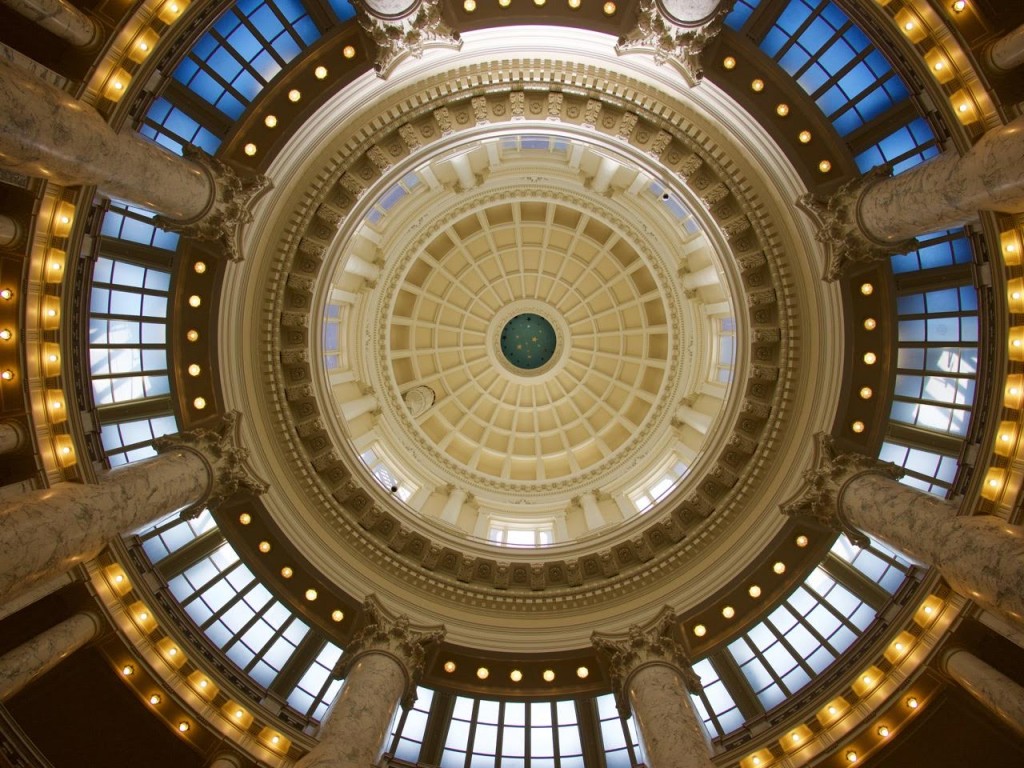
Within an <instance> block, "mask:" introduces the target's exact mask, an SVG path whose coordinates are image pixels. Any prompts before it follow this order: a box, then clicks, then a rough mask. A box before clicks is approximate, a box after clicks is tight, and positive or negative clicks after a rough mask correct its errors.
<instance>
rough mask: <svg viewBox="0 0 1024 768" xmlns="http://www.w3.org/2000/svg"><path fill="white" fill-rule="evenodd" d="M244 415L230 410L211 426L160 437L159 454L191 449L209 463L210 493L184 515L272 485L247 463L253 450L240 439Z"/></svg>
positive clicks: (192, 515) (156, 446) (194, 513)
mask: <svg viewBox="0 0 1024 768" xmlns="http://www.w3.org/2000/svg"><path fill="white" fill-rule="evenodd" d="M240 431H241V414H239V413H238V411H229V412H228V413H226V414H225V415H224V416H222V417H221V418H220V419H219V420H218V421H217V422H216V423H215V424H213V425H211V426H210V427H200V428H199V429H193V430H191V431H189V432H178V433H176V434H173V435H165V436H163V437H158V438H157V439H156V440H154V441H153V446H154V447H155V448H156V450H157V452H158V453H170V452H172V451H181V450H184V451H189V452H190V453H193V454H195V455H196V456H198V457H199V459H200V460H201V461H202V462H203V463H204V464H205V465H206V469H207V471H208V472H209V484H208V490H207V492H206V494H205V495H204V496H203V498H201V499H200V500H199V501H198V502H196V503H195V504H193V505H192V506H191V507H189V508H188V509H187V510H186V511H185V512H184V513H183V514H184V515H186V516H188V517H195V516H196V515H198V514H199V513H200V512H201V511H202V510H203V507H206V506H216V505H217V504H219V503H220V502H222V501H224V500H225V499H227V498H229V497H231V496H233V495H234V494H235V493H237V492H238V491H241V490H246V491H249V492H251V493H253V494H256V495H259V494H262V493H266V491H267V488H268V487H269V486H268V485H267V484H266V483H265V482H263V480H261V479H259V478H258V477H256V475H254V474H253V473H252V472H251V471H250V470H249V468H248V466H247V463H246V462H247V459H248V458H249V451H248V450H246V449H245V448H243V447H242V445H241V440H240Z"/></svg>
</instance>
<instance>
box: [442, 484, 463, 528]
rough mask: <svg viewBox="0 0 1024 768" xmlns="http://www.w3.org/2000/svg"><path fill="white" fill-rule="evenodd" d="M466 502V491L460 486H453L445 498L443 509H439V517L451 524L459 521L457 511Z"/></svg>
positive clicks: (460, 510) (458, 511) (460, 509)
mask: <svg viewBox="0 0 1024 768" xmlns="http://www.w3.org/2000/svg"><path fill="white" fill-rule="evenodd" d="M465 503H466V492H465V491H464V490H462V489H461V488H453V489H452V491H451V493H449V494H448V498H447V499H445V502H444V509H442V510H441V519H442V520H444V521H445V522H446V523H450V524H451V525H456V524H457V523H458V522H459V513H460V512H462V505H463V504H465Z"/></svg>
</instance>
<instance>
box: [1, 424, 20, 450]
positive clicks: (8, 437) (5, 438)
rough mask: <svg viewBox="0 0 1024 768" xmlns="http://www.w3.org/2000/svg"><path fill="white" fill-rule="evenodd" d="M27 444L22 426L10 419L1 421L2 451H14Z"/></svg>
mask: <svg viewBox="0 0 1024 768" xmlns="http://www.w3.org/2000/svg"><path fill="white" fill-rule="evenodd" d="M24 444H25V435H24V433H23V432H22V430H21V428H20V427H19V426H18V425H17V424H14V423H12V422H9V421H0V453H12V452H14V451H16V450H18V449H19V448H21V446H23V445H24Z"/></svg>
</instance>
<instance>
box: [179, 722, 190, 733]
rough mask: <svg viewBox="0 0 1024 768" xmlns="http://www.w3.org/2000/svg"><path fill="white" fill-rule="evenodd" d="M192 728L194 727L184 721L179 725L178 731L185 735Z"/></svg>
mask: <svg viewBox="0 0 1024 768" xmlns="http://www.w3.org/2000/svg"><path fill="white" fill-rule="evenodd" d="M191 727H192V726H190V725H189V724H188V723H186V722H185V721H184V720H182V721H181V722H180V723H178V730H179V731H181V732H182V733H185V731H187V730H188V729H189V728H191Z"/></svg>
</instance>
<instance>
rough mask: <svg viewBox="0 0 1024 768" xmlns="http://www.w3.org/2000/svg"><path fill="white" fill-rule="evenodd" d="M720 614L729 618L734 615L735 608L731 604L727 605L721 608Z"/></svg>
mask: <svg viewBox="0 0 1024 768" xmlns="http://www.w3.org/2000/svg"><path fill="white" fill-rule="evenodd" d="M722 615H723V616H724V617H725V618H727V619H731V618H732V617H733V616H735V615H736V609H735V608H733V607H732V606H731V605H727V606H725V607H724V608H722Z"/></svg>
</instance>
